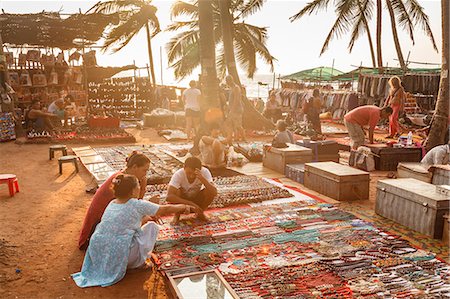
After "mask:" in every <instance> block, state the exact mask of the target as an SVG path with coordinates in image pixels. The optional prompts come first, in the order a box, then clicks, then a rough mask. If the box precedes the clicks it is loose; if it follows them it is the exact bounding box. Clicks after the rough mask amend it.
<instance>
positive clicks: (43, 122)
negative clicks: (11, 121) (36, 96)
mask: <svg viewBox="0 0 450 299" xmlns="http://www.w3.org/2000/svg"><path fill="white" fill-rule="evenodd" d="M57 117H58V116H57V115H55V114H53V113H48V112H44V111H42V110H41V102H40V101H39V100H33V101H32V102H31V106H30V108H28V112H27V113H26V114H25V123H26V126H27V127H28V128H32V129H34V130H36V131H43V130H47V131H53V125H52V123H51V119H56V118H57Z"/></svg>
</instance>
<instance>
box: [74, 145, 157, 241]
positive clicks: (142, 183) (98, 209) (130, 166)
mask: <svg viewBox="0 0 450 299" xmlns="http://www.w3.org/2000/svg"><path fill="white" fill-rule="evenodd" d="M126 162H127V164H126V168H125V169H124V170H121V171H118V172H116V173H115V174H113V175H112V176H110V177H109V178H108V179H107V180H106V181H105V182H104V183H103V185H101V187H100V188H98V190H97V192H95V195H94V198H93V199H92V201H91V204H90V206H89V209H88V210H87V212H86V216H85V218H84V222H83V226H82V228H81V233H80V238H79V240H78V248H79V249H86V248H87V246H88V244H89V239H90V237H91V235H92V234H93V233H94V230H95V227H96V226H97V224H98V223H99V222H100V220H101V219H102V215H103V212H104V211H105V209H106V207H107V206H108V204H109V203H110V202H111V201H112V200H113V199H114V193H113V191H112V190H111V188H110V186H111V184H112V182H113V180H114V179H115V178H116V177H117V176H118V175H120V174H130V175H134V176H135V177H137V178H138V180H139V188H140V191H139V194H138V195H137V198H143V197H144V194H145V191H146V187H147V171H148V169H149V167H150V159H149V158H148V157H147V156H146V155H144V154H141V153H138V152H133V153H132V154H131V155H130V156H129V157H128V158H127V159H126Z"/></svg>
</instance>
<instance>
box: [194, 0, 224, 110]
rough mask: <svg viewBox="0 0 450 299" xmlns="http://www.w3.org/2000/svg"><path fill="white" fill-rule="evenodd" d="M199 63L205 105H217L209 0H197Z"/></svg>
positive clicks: (217, 95)
mask: <svg viewBox="0 0 450 299" xmlns="http://www.w3.org/2000/svg"><path fill="white" fill-rule="evenodd" d="M198 19H199V20H198V27H199V30H200V40H199V43H200V64H201V72H202V73H201V78H200V81H201V85H202V90H203V100H204V104H205V105H206V107H219V80H218V79H217V70H216V53H215V48H216V46H215V42H214V19H213V9H212V1H211V0H199V1H198Z"/></svg>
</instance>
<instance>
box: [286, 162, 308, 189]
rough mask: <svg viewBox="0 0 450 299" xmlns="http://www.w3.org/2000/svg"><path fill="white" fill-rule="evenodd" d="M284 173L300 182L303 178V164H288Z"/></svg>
mask: <svg viewBox="0 0 450 299" xmlns="http://www.w3.org/2000/svg"><path fill="white" fill-rule="evenodd" d="M284 175H285V176H286V177H287V178H290V179H291V180H293V181H296V182H298V183H300V184H303V183H304V180H305V164H288V165H286V172H285V173H284Z"/></svg>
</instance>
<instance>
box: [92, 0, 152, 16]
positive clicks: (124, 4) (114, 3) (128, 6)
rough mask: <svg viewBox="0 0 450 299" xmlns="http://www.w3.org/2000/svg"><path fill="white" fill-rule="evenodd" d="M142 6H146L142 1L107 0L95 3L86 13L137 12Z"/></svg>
mask: <svg viewBox="0 0 450 299" xmlns="http://www.w3.org/2000/svg"><path fill="white" fill-rule="evenodd" d="M144 5H148V4H147V3H145V2H144V1H143V0H108V1H104V2H98V3H96V4H95V5H94V6H92V7H91V8H90V9H89V10H88V11H91V10H93V12H96V13H103V14H111V13H116V12H120V11H124V10H137V9H139V8H140V7H142V6H144Z"/></svg>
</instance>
